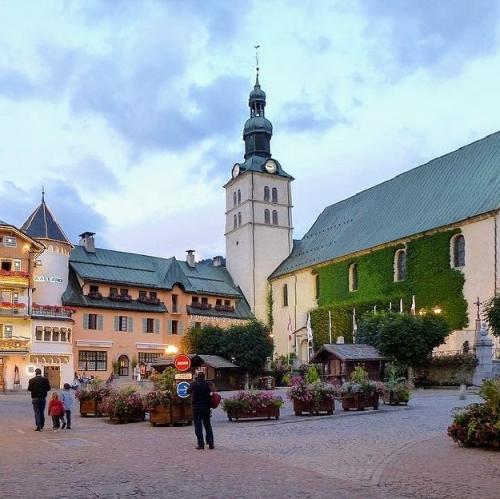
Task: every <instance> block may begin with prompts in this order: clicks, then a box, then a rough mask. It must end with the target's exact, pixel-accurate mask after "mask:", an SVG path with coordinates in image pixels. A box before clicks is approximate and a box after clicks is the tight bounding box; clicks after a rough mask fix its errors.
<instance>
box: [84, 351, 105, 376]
mask: <svg viewBox="0 0 500 499" xmlns="http://www.w3.org/2000/svg"><path fill="white" fill-rule="evenodd" d="M107 363H108V352H89V351H80V352H78V369H79V370H80V371H106V370H107Z"/></svg>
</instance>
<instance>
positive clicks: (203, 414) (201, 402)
mask: <svg viewBox="0 0 500 499" xmlns="http://www.w3.org/2000/svg"><path fill="white" fill-rule="evenodd" d="M212 391H213V390H212V386H211V385H210V383H208V381H205V373H203V372H199V373H197V374H196V381H194V382H193V383H191V385H190V386H189V388H188V393H190V394H191V404H192V406H193V420H194V432H195V434H196V438H197V439H198V446H197V447H196V448H197V449H203V448H204V447H205V442H204V440H203V426H204V427H205V433H206V440H207V444H208V448H209V449H213V448H214V434H213V432H212V424H211V422H210V412H211V411H210V403H211V400H212Z"/></svg>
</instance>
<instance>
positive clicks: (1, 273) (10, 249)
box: [0, 220, 44, 391]
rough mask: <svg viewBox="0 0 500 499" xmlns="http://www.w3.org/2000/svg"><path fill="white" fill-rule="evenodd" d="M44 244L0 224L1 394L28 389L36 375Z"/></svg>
mask: <svg viewBox="0 0 500 499" xmlns="http://www.w3.org/2000/svg"><path fill="white" fill-rule="evenodd" d="M43 250H44V246H43V244H42V243H41V242H39V241H36V240H35V239H33V238H32V237H30V236H29V235H28V234H25V233H24V232H22V231H21V230H19V229H17V228H16V227H14V226H13V225H10V224H8V223H6V222H3V221H1V220H0V265H1V268H0V391H4V390H6V389H8V390H13V389H21V388H26V387H27V385H28V379H29V378H30V377H31V376H32V375H33V374H32V372H34V368H33V366H30V361H29V353H30V349H31V346H32V327H33V326H32V319H31V305H32V288H33V287H34V282H33V269H34V264H35V262H36V261H37V259H38V258H39V257H40V255H41V253H42V252H43Z"/></svg>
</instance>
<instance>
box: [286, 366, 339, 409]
mask: <svg viewBox="0 0 500 499" xmlns="http://www.w3.org/2000/svg"><path fill="white" fill-rule="evenodd" d="M335 393H336V391H335V387H334V386H332V385H330V384H328V383H324V382H323V381H320V380H317V381H314V382H313V383H307V382H306V380H305V379H304V378H301V377H299V376H296V377H294V378H292V387H291V388H290V390H288V394H287V395H288V397H289V398H290V400H292V401H293V410H294V412H295V415H296V416H300V415H302V414H303V413H308V414H309V415H317V416H318V415H319V414H320V413H326V414H333V411H334V410H335V403H334V397H335Z"/></svg>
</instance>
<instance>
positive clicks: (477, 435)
mask: <svg viewBox="0 0 500 499" xmlns="http://www.w3.org/2000/svg"><path fill="white" fill-rule="evenodd" d="M479 394H480V395H481V396H482V397H483V398H484V399H485V403H484V404H470V405H468V406H467V407H465V408H464V409H461V410H457V411H456V412H455V414H454V418H453V423H452V424H451V426H449V427H448V436H449V437H451V438H452V439H453V440H454V441H455V442H457V443H459V444H461V445H463V446H464V447H484V448H488V449H493V450H497V451H500V379H497V380H490V381H485V382H484V383H483V386H482V387H481V390H480V392H479Z"/></svg>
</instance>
